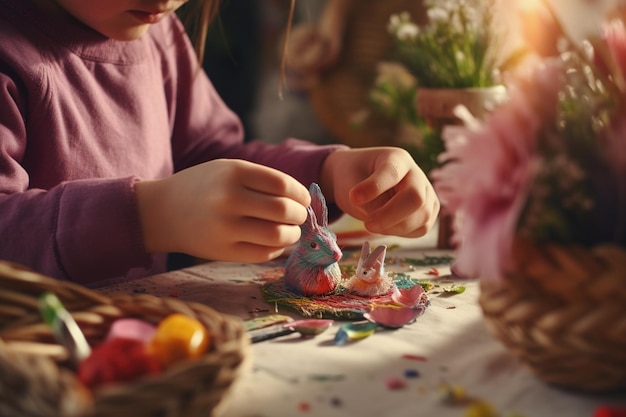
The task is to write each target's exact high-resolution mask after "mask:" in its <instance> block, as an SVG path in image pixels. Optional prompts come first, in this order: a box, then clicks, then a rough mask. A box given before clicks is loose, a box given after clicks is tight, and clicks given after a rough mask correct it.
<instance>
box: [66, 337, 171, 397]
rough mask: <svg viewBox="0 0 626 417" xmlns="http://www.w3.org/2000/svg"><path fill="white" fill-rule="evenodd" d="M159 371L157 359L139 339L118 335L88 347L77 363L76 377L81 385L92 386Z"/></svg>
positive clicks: (118, 381) (135, 377)
mask: <svg viewBox="0 0 626 417" xmlns="http://www.w3.org/2000/svg"><path fill="white" fill-rule="evenodd" d="M159 371H160V366H159V363H158V362H157V359H156V358H155V357H154V356H152V355H151V354H150V353H149V352H148V351H147V349H146V345H145V344H144V343H143V342H141V341H139V340H134V339H126V338H122V337H118V338H114V339H109V340H106V341H105V342H103V343H101V344H100V345H98V346H96V347H95V348H94V349H93V350H92V352H91V354H90V355H89V356H88V357H87V358H86V359H85V360H83V361H82V362H81V363H80V366H79V368H78V379H79V380H80V381H81V382H82V383H83V384H84V385H85V386H87V387H89V388H91V389H94V388H97V387H100V386H104V385H110V384H113V383H120V382H129V381H133V380H136V379H137V378H139V377H141V376H144V375H154V374H157V373H159Z"/></svg>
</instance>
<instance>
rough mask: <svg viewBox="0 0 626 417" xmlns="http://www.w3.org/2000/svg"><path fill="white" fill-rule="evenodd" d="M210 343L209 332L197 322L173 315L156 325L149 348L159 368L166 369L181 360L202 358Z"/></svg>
mask: <svg viewBox="0 0 626 417" xmlns="http://www.w3.org/2000/svg"><path fill="white" fill-rule="evenodd" d="M210 343H211V340H210V335H209V332H208V331H207V329H206V327H204V325H203V324H202V323H201V322H200V321H199V320H197V319H194V318H192V317H189V316H186V315H184V314H180V313H174V314H171V315H169V316H167V317H166V318H164V319H163V320H161V322H160V323H159V324H158V326H157V329H156V333H155V334H154V337H153V339H152V340H151V341H150V344H149V347H150V351H151V352H152V354H153V355H154V356H155V357H156V358H157V359H158V361H159V363H160V364H161V366H163V367H166V366H169V365H171V364H173V363H175V362H178V361H181V360H183V359H191V358H197V357H200V356H202V355H203V354H204V353H205V352H206V351H207V350H208V349H209V347H210Z"/></svg>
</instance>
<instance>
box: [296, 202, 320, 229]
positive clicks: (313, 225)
mask: <svg viewBox="0 0 626 417" xmlns="http://www.w3.org/2000/svg"><path fill="white" fill-rule="evenodd" d="M306 212H307V216H306V220H305V221H304V223H302V224H301V225H300V228H301V229H302V235H303V236H310V235H312V234H313V233H314V232H315V231H316V230H317V229H318V226H317V218H316V217H315V212H314V211H313V209H312V208H311V207H307V208H306Z"/></svg>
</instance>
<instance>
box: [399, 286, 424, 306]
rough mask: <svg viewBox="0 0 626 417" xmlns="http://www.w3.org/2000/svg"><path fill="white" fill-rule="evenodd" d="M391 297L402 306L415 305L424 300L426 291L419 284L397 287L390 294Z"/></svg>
mask: <svg viewBox="0 0 626 417" xmlns="http://www.w3.org/2000/svg"><path fill="white" fill-rule="evenodd" d="M391 299H392V300H393V302H395V303H396V304H398V305H401V306H404V307H416V306H418V305H420V304H424V303H425V302H426V293H425V292H424V289H423V288H422V286H421V285H413V286H411V287H397V288H395V289H394V291H393V293H392V294H391Z"/></svg>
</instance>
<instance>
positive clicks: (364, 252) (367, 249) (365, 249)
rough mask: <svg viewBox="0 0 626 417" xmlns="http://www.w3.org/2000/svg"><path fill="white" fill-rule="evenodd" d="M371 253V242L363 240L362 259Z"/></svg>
mask: <svg viewBox="0 0 626 417" xmlns="http://www.w3.org/2000/svg"><path fill="white" fill-rule="evenodd" d="M369 255H370V243H369V242H368V241H365V242H363V246H361V259H363V260H366V259H367V258H368V257H369Z"/></svg>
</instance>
